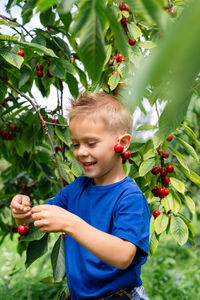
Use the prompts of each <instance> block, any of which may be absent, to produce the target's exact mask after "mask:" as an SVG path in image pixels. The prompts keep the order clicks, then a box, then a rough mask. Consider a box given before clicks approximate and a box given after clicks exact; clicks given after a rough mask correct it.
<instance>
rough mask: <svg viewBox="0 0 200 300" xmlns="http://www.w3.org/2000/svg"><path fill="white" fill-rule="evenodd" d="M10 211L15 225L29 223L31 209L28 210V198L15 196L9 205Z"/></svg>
mask: <svg viewBox="0 0 200 300" xmlns="http://www.w3.org/2000/svg"><path fill="white" fill-rule="evenodd" d="M10 209H11V212H12V215H13V217H14V218H15V220H16V223H17V225H19V224H21V223H23V222H24V221H27V222H28V223H30V221H31V220H32V218H31V209H30V198H29V197H28V196H26V195H16V196H14V197H13V199H12V201H11V203H10Z"/></svg>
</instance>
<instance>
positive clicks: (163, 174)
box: [160, 169, 167, 177]
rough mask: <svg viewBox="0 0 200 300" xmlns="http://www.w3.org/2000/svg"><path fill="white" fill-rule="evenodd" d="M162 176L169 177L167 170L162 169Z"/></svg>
mask: <svg viewBox="0 0 200 300" xmlns="http://www.w3.org/2000/svg"><path fill="white" fill-rule="evenodd" d="M160 174H161V176H163V177H165V176H167V171H166V170H165V169H160Z"/></svg>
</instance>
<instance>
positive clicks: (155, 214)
mask: <svg viewBox="0 0 200 300" xmlns="http://www.w3.org/2000/svg"><path fill="white" fill-rule="evenodd" d="M160 214H161V212H160V211H159V210H154V211H153V216H154V218H155V219H156V218H157V217H158V216H159V215H160Z"/></svg>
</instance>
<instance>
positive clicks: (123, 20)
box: [121, 18, 128, 26]
mask: <svg viewBox="0 0 200 300" xmlns="http://www.w3.org/2000/svg"><path fill="white" fill-rule="evenodd" d="M121 23H122V25H123V26H126V23H128V19H127V18H122V19H121Z"/></svg>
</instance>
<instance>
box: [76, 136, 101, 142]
mask: <svg viewBox="0 0 200 300" xmlns="http://www.w3.org/2000/svg"><path fill="white" fill-rule="evenodd" d="M70 139H71V141H77V140H78V139H77V138H74V137H71V138H70ZM82 140H100V138H99V137H97V136H84V137H83V138H82Z"/></svg>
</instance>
